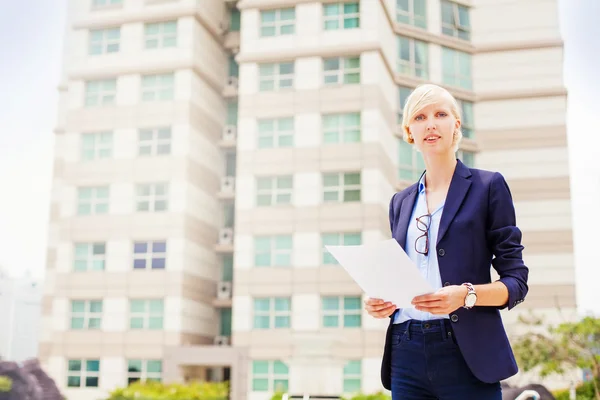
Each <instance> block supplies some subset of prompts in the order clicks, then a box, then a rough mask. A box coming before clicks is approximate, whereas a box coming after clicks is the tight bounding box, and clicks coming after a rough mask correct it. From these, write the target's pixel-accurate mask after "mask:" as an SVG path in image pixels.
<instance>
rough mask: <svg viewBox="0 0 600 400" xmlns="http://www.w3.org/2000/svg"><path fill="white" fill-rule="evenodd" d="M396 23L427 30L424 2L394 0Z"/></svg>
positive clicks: (420, 0)
mask: <svg viewBox="0 0 600 400" xmlns="http://www.w3.org/2000/svg"><path fill="white" fill-rule="evenodd" d="M396 21H397V22H399V23H401V24H407V25H412V26H416V27H419V28H423V29H427V2H426V0H396Z"/></svg>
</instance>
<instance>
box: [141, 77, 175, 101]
mask: <svg viewBox="0 0 600 400" xmlns="http://www.w3.org/2000/svg"><path fill="white" fill-rule="evenodd" d="M174 86H175V74H173V73H171V74H159V75H146V76H143V77H142V101H166V100H173V92H174Z"/></svg>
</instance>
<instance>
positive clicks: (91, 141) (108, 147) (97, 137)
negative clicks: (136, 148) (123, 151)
mask: <svg viewBox="0 0 600 400" xmlns="http://www.w3.org/2000/svg"><path fill="white" fill-rule="evenodd" d="M112 147H113V134H112V132H95V133H83V134H81V159H82V160H83V161H93V160H97V159H103V158H111V157H112Z"/></svg>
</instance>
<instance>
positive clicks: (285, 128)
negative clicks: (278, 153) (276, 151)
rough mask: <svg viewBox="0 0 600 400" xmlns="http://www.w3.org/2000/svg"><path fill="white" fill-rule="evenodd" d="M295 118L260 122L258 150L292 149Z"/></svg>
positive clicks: (262, 120)
mask: <svg viewBox="0 0 600 400" xmlns="http://www.w3.org/2000/svg"><path fill="white" fill-rule="evenodd" d="M293 145H294V118H293V117H290V118H276V119H261V120H259V121H258V148H259V149H268V148H276V147H292V146H293Z"/></svg>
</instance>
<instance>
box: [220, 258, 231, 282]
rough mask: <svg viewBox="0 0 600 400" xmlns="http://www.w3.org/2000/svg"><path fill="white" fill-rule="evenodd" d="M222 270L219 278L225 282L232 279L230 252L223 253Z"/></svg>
mask: <svg viewBox="0 0 600 400" xmlns="http://www.w3.org/2000/svg"><path fill="white" fill-rule="evenodd" d="M222 265H223V270H222V275H221V280H223V281H226V282H231V281H233V256H232V255H231V254H224V255H223V264H222Z"/></svg>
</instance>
